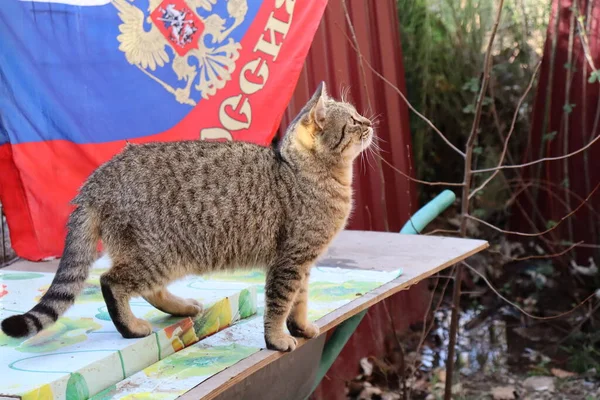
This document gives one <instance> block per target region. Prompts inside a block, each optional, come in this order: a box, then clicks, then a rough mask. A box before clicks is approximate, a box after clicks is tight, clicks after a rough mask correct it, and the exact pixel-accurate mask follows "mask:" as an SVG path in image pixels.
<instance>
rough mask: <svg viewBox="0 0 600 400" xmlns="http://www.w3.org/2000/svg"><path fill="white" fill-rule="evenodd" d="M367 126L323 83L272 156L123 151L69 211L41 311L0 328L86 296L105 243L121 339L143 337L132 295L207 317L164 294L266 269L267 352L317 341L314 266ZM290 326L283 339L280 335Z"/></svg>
mask: <svg viewBox="0 0 600 400" xmlns="http://www.w3.org/2000/svg"><path fill="white" fill-rule="evenodd" d="M372 138H373V129H372V127H371V121H369V119H367V118H364V117H362V116H361V115H359V114H358V113H357V111H356V109H355V108H354V107H353V106H352V105H351V104H348V103H346V102H343V101H341V102H340V101H336V100H334V99H332V98H330V97H329V96H328V95H327V93H326V90H325V85H324V83H321V85H320V86H319V88H318V89H317V91H316V92H315V94H314V95H313V97H312V98H311V100H310V101H309V102H308V103H307V104H306V105H305V106H304V108H303V109H302V111H301V112H300V114H299V115H298V116H297V117H296V119H295V120H294V121H292V123H291V125H290V126H289V128H288V130H287V132H286V135H285V136H284V138H283V139H282V140H281V142H280V143H279V144H278V145H277V147H271V148H269V147H263V146H258V145H254V144H250V143H243V142H221V143H218V142H204V141H182V142H169V143H149V144H144V145H127V146H126V147H125V149H124V150H123V151H122V152H121V153H120V154H117V155H116V156H114V157H113V158H112V159H111V160H110V161H108V162H106V163H105V164H103V165H102V166H100V167H99V168H98V169H96V170H95V171H94V172H93V173H92V174H91V176H90V177H89V178H88V180H87V181H86V182H85V184H84V185H83V186H82V188H81V189H80V191H79V194H78V195H77V196H76V197H75V199H74V200H73V203H74V205H75V206H76V208H75V209H74V211H73V212H72V214H71V216H70V218H69V221H68V234H67V238H66V242H65V249H64V253H63V256H62V259H61V260H60V265H59V267H58V271H57V272H56V276H55V277H54V280H53V282H52V285H51V286H50V288H49V289H48V290H47V291H46V293H45V294H44V295H43V296H42V298H41V300H40V302H39V304H37V305H36V306H35V307H33V308H32V309H31V310H30V311H29V312H27V313H26V314H24V315H15V316H11V317H9V318H7V319H5V320H4V321H2V330H3V331H4V332H5V333H6V334H7V335H10V336H13V337H24V336H29V335H32V334H35V333H37V332H39V331H41V330H42V329H44V328H46V327H47V326H49V325H51V324H53V323H54V322H55V321H56V320H57V319H58V317H59V316H60V315H62V314H63V313H64V312H65V311H66V310H67V309H68V308H69V307H70V306H71V305H72V304H73V303H74V302H75V297H76V296H77V295H78V294H79V293H80V292H81V290H82V289H83V287H84V282H85V280H86V279H87V277H88V275H89V269H90V266H91V264H93V262H94V260H95V259H96V257H97V244H98V241H99V240H101V241H102V243H103V246H104V250H105V251H106V253H107V254H108V256H109V257H110V259H111V261H112V267H111V268H110V270H108V272H106V273H104V274H103V275H102V276H101V278H100V285H101V288H102V294H103V296H104V300H105V301H106V305H107V308H108V312H109V314H110V316H111V318H112V321H113V322H114V324H115V326H116V328H117V330H118V331H119V332H120V333H121V334H122V335H123V337H125V338H138V337H143V336H147V335H149V334H150V333H151V332H152V327H151V325H150V323H148V321H145V320H142V319H139V318H136V317H135V316H134V315H133V314H132V312H131V309H130V307H129V299H130V298H131V297H132V296H142V297H143V298H144V299H146V300H147V301H148V302H149V303H150V304H152V305H153V306H154V307H156V308H158V309H159V310H161V311H164V312H166V313H169V314H172V315H176V316H195V315H197V314H198V313H200V312H201V311H202V306H201V305H200V303H198V302H197V301H195V300H190V299H182V298H179V297H177V296H175V295H173V294H172V293H170V292H169V291H167V289H166V287H167V285H168V284H169V283H170V282H172V281H173V280H176V279H179V278H182V277H184V276H186V275H189V274H202V273H207V272H217V271H225V270H233V269H238V268H257V267H260V268H264V269H265V270H266V287H265V298H266V300H265V302H266V304H265V305H266V309H265V316H264V329H265V341H266V344H267V347H268V348H270V349H276V350H280V351H291V350H293V349H294V348H295V347H296V344H297V341H296V339H295V338H294V336H295V337H305V338H313V337H315V336H317V335H318V334H319V329H318V327H317V326H316V325H314V324H312V323H310V322H309V321H308V319H307V283H308V278H309V273H310V269H311V266H312V265H313V264H314V263H315V260H316V259H317V257H319V255H320V254H322V253H323V252H324V250H325V249H326V247H327V246H328V245H329V243H331V241H332V240H333V238H334V236H335V235H336V234H337V233H338V232H339V231H340V230H341V229H342V228H343V227H344V225H345V224H346V220H347V219H348V216H349V214H350V210H351V208H352V188H351V183H352V163H353V160H354V159H355V158H356V157H357V156H358V155H359V154H360V153H361V152H362V151H363V150H365V149H366V148H367V147H368V146H369V145H370V144H371V141H372ZM285 323H287V327H288V329H289V332H290V333H291V334H292V335H293V336H290V335H288V334H287V333H286V331H285V329H284V324H285Z"/></svg>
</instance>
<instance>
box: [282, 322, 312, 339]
mask: <svg viewBox="0 0 600 400" xmlns="http://www.w3.org/2000/svg"><path fill="white" fill-rule="evenodd" d="M287 328H288V330H289V331H290V333H291V334H292V335H293V336H296V337H302V338H306V339H312V338H316V337H317V336H319V333H320V330H319V327H318V326H317V325H315V324H313V323H312V322H306V323H305V324H303V326H300V324H298V323H296V322H294V321H291V320H288V321H287Z"/></svg>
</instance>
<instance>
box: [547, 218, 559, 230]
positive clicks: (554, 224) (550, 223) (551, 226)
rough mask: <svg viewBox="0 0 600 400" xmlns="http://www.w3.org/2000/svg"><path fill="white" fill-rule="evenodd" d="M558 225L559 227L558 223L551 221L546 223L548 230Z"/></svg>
mask: <svg viewBox="0 0 600 400" xmlns="http://www.w3.org/2000/svg"><path fill="white" fill-rule="evenodd" d="M556 225H558V222H556V221H553V220H550V221H548V222H547V223H546V229H552V228H554V227H555V226H556Z"/></svg>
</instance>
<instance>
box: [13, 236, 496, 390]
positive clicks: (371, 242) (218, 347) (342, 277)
mask: <svg viewBox="0 0 600 400" xmlns="http://www.w3.org/2000/svg"><path fill="white" fill-rule="evenodd" d="M486 247H487V243H486V242H484V241H478V240H466V239H454V238H441V237H432V236H417V235H414V236H413V235H399V234H395V233H377V232H359V231H344V232H342V233H341V234H340V235H339V236H338V238H337V239H336V240H335V241H334V243H333V244H332V246H331V247H330V249H329V251H328V252H327V254H326V255H325V256H324V257H323V258H322V259H321V261H320V262H319V266H321V267H320V268H315V270H314V272H313V274H312V275H311V289H310V291H309V298H310V299H309V309H310V318H311V319H312V320H313V321H316V323H317V325H319V327H320V328H321V332H325V331H327V330H329V329H331V328H333V327H335V326H336V325H338V324H340V323H341V322H342V321H344V320H345V319H347V318H350V317H351V316H353V315H355V314H357V313H358V312H360V311H362V310H364V309H365V308H368V307H370V306H371V305H373V304H375V303H377V302H379V301H381V300H383V299H384V298H386V297H388V296H391V295H392V294H394V293H396V292H398V291H400V290H404V289H407V288H408V287H410V286H411V285H413V284H415V283H417V282H419V281H420V280H422V279H424V278H426V277H428V276H430V275H432V274H434V273H436V272H438V271H440V270H441V269H444V268H446V267H448V266H450V265H452V264H454V263H456V262H458V261H460V260H462V259H465V258H467V257H468V256H470V255H472V254H475V253H477V252H478V251H481V250H483V249H485V248H486ZM55 265H56V262H54V263H43V264H41V263H27V262H21V263H19V265H16V266H13V267H12V268H14V269H19V270H28V271H32V270H33V271H39V270H50V271H51V270H53V268H55ZM400 272H402V274H400ZM206 279H214V280H216V281H225V282H237V283H238V284H242V285H244V284H246V285H248V284H253V285H256V286H257V287H258V299H257V301H258V314H257V315H256V316H253V317H250V318H248V319H245V320H244V321H242V322H241V323H238V324H235V325H233V326H231V327H229V328H227V329H225V330H223V331H220V332H218V333H216V334H215V335H213V336H211V337H208V338H206V339H203V340H201V341H199V342H198V343H196V344H195V345H192V346H190V347H188V348H186V349H184V350H182V351H181V352H179V353H176V354H174V355H171V356H169V357H167V358H165V359H163V360H162V361H160V362H158V363H156V364H153V365H151V366H150V367H148V368H145V369H143V370H142V371H140V372H138V373H136V374H133V375H132V376H130V377H129V378H128V379H126V380H123V381H121V382H119V383H117V384H116V385H114V386H110V387H108V388H107V389H106V390H105V391H104V392H102V393H101V394H98V395H97V396H96V397H95V399H96V400H97V399H116V398H119V399H125V398H129V399H134V398H135V399H143V398H164V399H170V398H177V397H178V396H180V397H181V398H183V399H187V398H189V399H198V398H201V397H202V398H208V399H210V398H214V397H215V396H217V395H219V394H220V393H222V392H223V391H224V390H226V389H227V388H228V387H230V386H232V385H234V384H236V383H237V382H240V381H241V380H243V379H245V378H246V377H248V376H249V375H250V374H252V373H253V372H255V371H256V370H258V369H259V368H261V367H262V366H264V365H266V364H268V363H270V362H273V361H275V360H276V359H278V358H280V357H284V356H286V355H285V354H286V353H279V352H273V351H269V350H265V349H264V339H263V338H262V319H261V318H262V315H261V314H262V304H263V303H262V302H263V293H262V282H263V279H264V277H263V276H262V274H260V273H258V272H255V273H238V274H234V275H230V276H228V277H225V276H212V277H206ZM324 294H325V295H324ZM304 343H305V341H303V340H300V343H299V346H301V345H302V344H304ZM191 360H196V361H194V362H192V361H191ZM207 360H208V361H210V362H208V361H207ZM207 365H210V367H207ZM192 387H193V389H191V388H192ZM189 389H191V390H189ZM149 392H154V394H153V396H152V397H148V393H149ZM156 396H159V397H156Z"/></svg>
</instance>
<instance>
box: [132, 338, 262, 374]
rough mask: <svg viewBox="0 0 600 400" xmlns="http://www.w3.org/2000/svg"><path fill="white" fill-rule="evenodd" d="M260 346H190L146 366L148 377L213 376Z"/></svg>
mask: <svg viewBox="0 0 600 400" xmlns="http://www.w3.org/2000/svg"><path fill="white" fill-rule="evenodd" d="M258 350H260V349H258V348H256V347H248V346H243V345H240V344H235V343H233V344H230V345H227V346H214V347H209V348H203V347H200V346H192V347H188V348H186V349H185V350H182V351H180V352H178V353H175V354H173V355H171V356H169V357H167V358H165V359H164V360H162V361H159V362H157V363H156V364H153V365H151V366H149V367H148V368H145V369H144V370H143V371H144V374H146V376H148V377H152V378H154V379H156V378H162V377H176V378H177V379H185V378H190V377H194V376H211V375H214V374H216V373H217V372H219V371H222V370H223V369H225V368H227V367H229V366H231V365H233V364H235V363H236V362H238V361H240V360H242V359H244V358H246V357H249V356H250V355H252V354H254V353H256V352H257V351H258Z"/></svg>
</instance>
